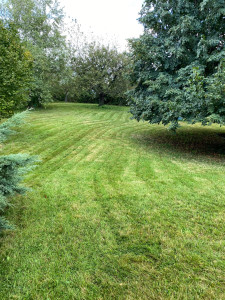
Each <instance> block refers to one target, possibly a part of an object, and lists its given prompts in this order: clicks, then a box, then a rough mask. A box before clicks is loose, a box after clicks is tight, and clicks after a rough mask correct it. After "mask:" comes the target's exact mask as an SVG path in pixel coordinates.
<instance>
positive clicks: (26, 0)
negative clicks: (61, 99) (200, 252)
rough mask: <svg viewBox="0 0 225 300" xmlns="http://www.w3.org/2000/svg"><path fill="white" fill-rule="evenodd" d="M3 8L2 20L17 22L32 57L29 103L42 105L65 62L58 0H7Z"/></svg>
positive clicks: (61, 13)
mask: <svg viewBox="0 0 225 300" xmlns="http://www.w3.org/2000/svg"><path fill="white" fill-rule="evenodd" d="M4 8H5V9H6V10H7V14H5V15H6V17H5V21H6V22H7V20H10V21H11V22H13V23H14V24H15V25H16V26H17V28H18V30H19V33H20V37H21V39H22V40H23V42H25V43H26V45H27V48H28V49H29V51H30V52H31V54H32V56H33V57H34V63H33V84H32V87H31V90H30V99H31V100H30V105H32V106H44V105H45V104H46V103H48V102H51V101H52V100H53V94H54V90H53V88H52V87H53V83H54V86H55V85H56V86H57V83H56V82H55V81H56V80H59V77H60V73H61V70H62V67H64V64H65V55H64V47H65V37H64V36H63V34H62V33H61V29H60V27H61V26H62V25H63V18H64V14H63V11H62V9H61V8H59V4H58V2H57V0H7V1H6V2H5V5H4ZM62 62H63V63H62Z"/></svg>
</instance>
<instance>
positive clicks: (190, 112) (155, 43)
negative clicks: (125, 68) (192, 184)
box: [130, 0, 225, 130]
mask: <svg viewBox="0 0 225 300" xmlns="http://www.w3.org/2000/svg"><path fill="white" fill-rule="evenodd" d="M224 15H225V7H224V0H210V1H209V0H168V1H163V0H151V1H150V0H146V1H145V2H144V4H143V8H142V10H141V16H140V19H139V20H140V22H141V23H142V24H143V25H144V34H143V35H142V36H140V37H139V38H138V39H133V40H131V41H130V44H131V48H132V56H133V60H134V67H133V72H132V75H131V80H132V83H133V84H134V85H135V86H136V87H135V89H134V90H133V91H132V92H131V93H130V99H131V100H130V105H131V112H132V114H133V115H134V118H136V119H137V120H141V119H143V120H146V121H148V122H149V123H160V122H161V123H162V124H164V125H167V124H170V129H172V130H176V128H177V127H178V126H179V121H180V120H183V121H187V122H189V123H192V124H194V123H195V122H201V123H202V124H203V125H206V124H211V123H212V122H215V123H219V124H221V125H224V124H225V94H224V92H225V91H224V88H223V87H224V72H223V70H222V69H223V68H222V65H223V63H222V61H223V58H224V57H225V48H224V46H225V18H224ZM218 81H219V82H218ZM218 84H219V85H220V92H218V93H217V96H216V97H215V96H213V94H212V90H213V89H214V90H216V85H218Z"/></svg>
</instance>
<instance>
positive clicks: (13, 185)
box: [0, 113, 37, 231]
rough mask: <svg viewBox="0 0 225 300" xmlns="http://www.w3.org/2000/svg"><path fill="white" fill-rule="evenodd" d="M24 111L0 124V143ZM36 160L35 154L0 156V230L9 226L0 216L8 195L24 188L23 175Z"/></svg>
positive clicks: (6, 205) (19, 191) (21, 121)
mask: <svg viewBox="0 0 225 300" xmlns="http://www.w3.org/2000/svg"><path fill="white" fill-rule="evenodd" d="M25 114H26V113H20V114H17V115H14V116H13V117H12V118H10V119H9V120H8V121H6V122H5V123H2V124H1V125H0V143H2V142H4V141H5V140H6V138H7V137H8V136H9V135H11V134H13V133H14V131H13V130H12V128H13V127H15V126H18V125H20V124H21V123H23V119H24V117H25ZM35 162H37V158H36V157H35V156H30V155H28V154H11V155H2V156H0V231H1V230H3V229H9V228H11V226H10V224H9V222H8V221H7V220H6V219H5V218H4V217H3V216H2V213H3V212H4V210H5V208H6V207H8V206H9V205H10V204H9V202H8V199H7V198H8V197H9V196H11V195H13V194H15V193H17V194H22V193H24V192H25V191H26V188H24V187H23V186H21V185H20V182H21V181H22V180H23V175H24V174H26V173H27V172H28V171H29V170H30V169H31V168H32V166H33V165H34V163H35Z"/></svg>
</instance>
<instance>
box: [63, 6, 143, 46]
mask: <svg viewBox="0 0 225 300" xmlns="http://www.w3.org/2000/svg"><path fill="white" fill-rule="evenodd" d="M60 2H61V5H62V6H64V9H65V12H66V14H67V15H69V16H71V17H73V18H75V19H77V22H78V23H79V24H80V25H81V28H82V30H83V31H84V32H86V31H89V32H93V33H94V34H95V35H97V36H100V37H102V38H103V39H104V40H114V41H116V42H117V44H118V45H119V46H120V47H121V48H122V49H125V47H126V39H128V38H132V37H138V36H139V35H140V34H141V33H142V25H140V24H139V23H138V21H137V18H138V14H139V12H140V10H141V7H142V3H143V2H144V1H143V0H61V1H60Z"/></svg>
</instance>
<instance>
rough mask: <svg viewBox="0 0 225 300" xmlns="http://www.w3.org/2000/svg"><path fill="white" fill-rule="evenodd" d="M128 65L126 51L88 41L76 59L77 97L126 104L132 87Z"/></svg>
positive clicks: (103, 102) (74, 64)
mask: <svg viewBox="0 0 225 300" xmlns="http://www.w3.org/2000/svg"><path fill="white" fill-rule="evenodd" d="M128 66H129V59H128V57H127V55H126V54H125V53H119V52H118V51H117V49H116V48H110V47H107V46H102V45H99V44H96V43H91V44H86V45H85V47H84V48H83V51H82V52H81V53H80V55H78V56H77V57H74V63H73V68H74V72H75V85H76V87H77V97H78V99H79V100H81V101H85V98H86V99H88V101H89V102H96V101H97V102H98V103H99V105H103V104H105V103H106V102H109V101H110V100H111V103H114V102H117V104H118V102H120V103H121V104H124V103H125V102H126V96H125V92H126V91H127V89H128V87H129V81H128V80H127V78H126V72H127V69H128ZM86 101H87V100H86Z"/></svg>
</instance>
